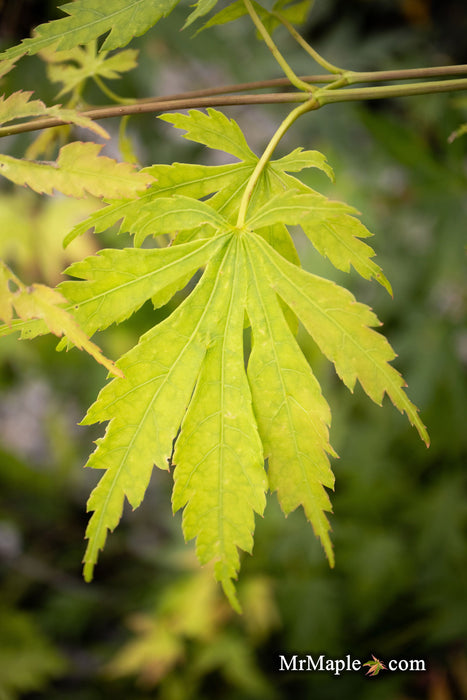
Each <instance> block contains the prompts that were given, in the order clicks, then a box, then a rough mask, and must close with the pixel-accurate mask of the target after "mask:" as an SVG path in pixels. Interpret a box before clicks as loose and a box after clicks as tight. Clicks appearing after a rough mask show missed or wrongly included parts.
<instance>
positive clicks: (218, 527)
mask: <svg viewBox="0 0 467 700" xmlns="http://www.w3.org/2000/svg"><path fill="white" fill-rule="evenodd" d="M245 292H246V277H245V261H244V256H243V254H242V250H241V242H240V241H239V239H238V237H235V238H234V239H233V241H232V243H231V246H230V252H229V255H228V256H226V258H225V263H224V267H223V269H222V282H221V284H220V288H219V293H220V294H221V295H222V297H223V298H222V307H221V308H222V309H223V311H222V316H221V320H220V322H219V326H218V330H217V333H215V334H213V335H212V337H211V341H210V344H209V349H208V351H207V353H206V357H205V359H204V362H203V365H202V368H201V373H200V376H199V379H198V381H197V384H196V389H195V392H194V395H193V398H192V399H191V402H190V405H189V407H188V411H187V414H186V416H185V418H184V420H183V423H182V428H181V432H180V435H179V437H178V439H177V443H176V446H175V453H174V463H175V464H176V468H175V473H174V480H175V485H174V492H173V507H174V510H178V509H179V508H182V507H184V506H185V509H184V512H183V531H184V534H185V537H186V539H191V538H193V537H196V551H197V555H198V558H199V560H200V561H201V562H202V563H207V562H208V561H212V560H213V561H214V562H215V564H214V566H215V575H216V578H217V579H218V580H219V581H221V582H222V585H223V587H224V590H225V591H226V593H227V595H228V596H229V599H230V600H231V602H232V604H233V605H236V606H237V607H238V604H236V599H235V597H234V589H233V585H232V579H234V578H236V576H237V571H238V569H239V567H240V561H239V554H238V548H241V549H243V550H245V551H247V552H251V550H252V547H253V531H254V512H255V511H256V512H257V513H262V512H263V510H264V506H265V490H266V488H267V480H266V474H265V472H264V466H263V452H262V448H261V441H260V439H259V436H258V431H257V428H256V423H255V419H254V416H253V411H252V406H251V397H250V392H249V389H248V383H247V379H246V376H245V371H244V360H243V320H244V304H245Z"/></svg>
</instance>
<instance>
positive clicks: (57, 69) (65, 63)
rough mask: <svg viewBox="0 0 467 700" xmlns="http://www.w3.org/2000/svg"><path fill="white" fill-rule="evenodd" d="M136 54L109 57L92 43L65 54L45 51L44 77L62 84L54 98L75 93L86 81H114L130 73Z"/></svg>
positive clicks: (128, 50) (130, 50)
mask: <svg viewBox="0 0 467 700" xmlns="http://www.w3.org/2000/svg"><path fill="white" fill-rule="evenodd" d="M137 56H138V51H136V50H134V49H126V50H125V51H118V52H117V53H114V54H112V55H110V56H109V53H108V51H100V52H98V51H97V45H96V42H95V41H92V42H90V43H89V44H86V45H85V46H75V47H74V48H73V49H69V50H68V51H56V50H55V49H45V50H44V51H41V58H43V59H44V60H45V61H46V62H47V64H48V65H47V74H48V76H49V78H50V80H52V82H54V83H62V84H63V88H62V89H61V90H60V92H59V93H58V95H57V97H60V96H61V95H65V94H66V93H68V92H74V91H76V90H77V88H79V90H78V93H79V92H80V91H81V90H82V86H83V84H84V83H85V82H86V80H87V79H88V78H94V77H96V76H97V77H99V78H105V79H107V80H115V79H116V78H119V77H120V75H121V73H125V72H127V71H129V70H132V69H133V68H135V67H136V66H137V60H136V59H137Z"/></svg>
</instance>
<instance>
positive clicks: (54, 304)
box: [0, 260, 123, 377]
mask: <svg viewBox="0 0 467 700" xmlns="http://www.w3.org/2000/svg"><path fill="white" fill-rule="evenodd" d="M11 286H13V287H16V290H15V291H12V290H11ZM65 303H66V299H65V298H64V297H63V296H62V295H61V294H60V292H58V291H57V290H56V289H51V288H50V287H46V286H45V285H43V284H33V285H31V286H30V287H26V286H25V285H24V284H22V283H21V282H20V280H19V279H18V278H17V277H16V275H14V274H13V273H12V272H11V270H10V269H9V268H8V267H7V266H6V265H5V263H3V262H2V261H1V260H0V319H2V320H3V321H4V322H5V328H6V329H7V332H8V331H12V330H15V327H14V326H13V324H14V321H13V312H14V311H15V312H16V314H17V316H19V318H20V319H22V321H23V322H24V321H26V327H27V325H28V324H29V323H30V321H29V319H37V321H33V324H34V325H35V327H36V335H40V334H43V333H47V332H50V333H54V334H55V335H57V336H59V337H60V336H64V337H65V338H66V339H67V340H68V341H69V342H70V343H71V344H72V345H75V346H76V347H77V348H79V349H80V350H85V351H86V352H87V353H89V354H90V355H92V357H94V359H95V360H96V361H97V362H99V363H100V364H102V365H104V367H106V368H107V369H108V370H109V371H110V372H111V373H112V374H114V375H117V376H120V377H121V376H123V375H122V372H121V370H119V369H117V368H116V367H115V364H114V363H113V362H112V360H109V359H108V358H107V357H105V356H104V355H103V354H102V352H101V350H100V349H99V348H98V347H97V345H95V343H93V342H91V340H89V337H88V335H87V334H86V333H85V332H84V330H83V329H82V328H81V327H80V326H79V324H78V323H77V321H76V318H75V317H74V316H73V315H72V314H71V313H69V312H68V311H67V310H66V309H64V308H62V307H63V306H64V304H65Z"/></svg>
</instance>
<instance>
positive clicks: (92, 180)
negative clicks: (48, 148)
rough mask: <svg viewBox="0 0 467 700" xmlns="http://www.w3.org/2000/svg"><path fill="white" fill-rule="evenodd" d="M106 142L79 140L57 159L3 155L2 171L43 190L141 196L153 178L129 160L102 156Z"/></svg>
mask: <svg viewBox="0 0 467 700" xmlns="http://www.w3.org/2000/svg"><path fill="white" fill-rule="evenodd" d="M101 148H102V146H100V145H99V144H96V143H81V142H78V141H75V142H73V143H69V144H67V145H66V146H63V148H61V149H60V153H59V155H58V158H57V161H56V163H51V164H49V163H36V162H34V161H27V160H20V159H18V158H12V157H11V156H7V155H0V174H1V175H3V176H4V177H6V178H7V179H8V180H11V181H12V182H15V183H16V184H17V185H28V187H30V188H31V189H33V190H35V191H36V192H39V193H46V194H52V193H53V192H54V190H57V191H59V192H62V193H63V194H66V195H68V196H70V197H84V196H85V194H86V193H89V194H92V195H94V196H95V197H119V196H127V197H137V195H138V193H139V192H141V191H143V190H145V189H146V187H147V186H148V185H150V184H151V183H152V181H153V178H152V177H151V176H150V175H149V174H148V173H142V172H137V171H135V169H134V167H133V166H132V165H130V164H128V163H117V162H116V161H114V160H112V159H111V158H108V157H107V156H99V151H100V150H101Z"/></svg>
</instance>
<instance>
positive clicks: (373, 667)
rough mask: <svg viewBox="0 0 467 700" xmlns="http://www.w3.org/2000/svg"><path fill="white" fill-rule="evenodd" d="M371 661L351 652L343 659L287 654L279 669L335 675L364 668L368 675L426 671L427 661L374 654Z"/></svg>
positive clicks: (281, 658) (282, 656)
mask: <svg viewBox="0 0 467 700" xmlns="http://www.w3.org/2000/svg"><path fill="white" fill-rule="evenodd" d="M371 656H372V658H371V660H370V661H365V662H364V663H362V661H360V659H352V657H351V656H350V654H347V655H346V656H345V657H344V658H343V659H330V658H328V657H326V656H325V654H321V655H320V656H317V657H313V656H311V654H307V655H306V656H301V657H300V656H298V654H294V655H293V656H289V657H287V656H285V655H284V654H280V655H279V671H308V672H310V671H324V672H327V673H332V674H333V675H334V676H340V674H341V673H343V672H344V671H354V672H358V671H361V670H364V667H365V666H368V669H367V671H366V675H367V676H377V675H378V673H379V672H380V671H426V663H425V661H424V659H391V660H390V661H387V662H383V661H381V660H380V659H377V658H376V656H374V655H373V654H372V655H371Z"/></svg>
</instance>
